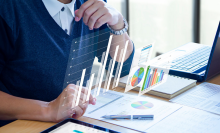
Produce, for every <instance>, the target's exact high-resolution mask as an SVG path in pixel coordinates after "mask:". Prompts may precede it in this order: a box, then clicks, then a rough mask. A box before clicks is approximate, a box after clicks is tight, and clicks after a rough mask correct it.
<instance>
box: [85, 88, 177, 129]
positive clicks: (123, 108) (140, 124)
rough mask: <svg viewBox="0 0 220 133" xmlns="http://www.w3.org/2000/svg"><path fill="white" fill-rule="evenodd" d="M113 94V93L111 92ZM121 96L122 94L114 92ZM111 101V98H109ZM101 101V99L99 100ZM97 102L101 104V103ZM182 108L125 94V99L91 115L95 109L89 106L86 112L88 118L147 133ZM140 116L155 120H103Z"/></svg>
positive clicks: (120, 99) (118, 100)
mask: <svg viewBox="0 0 220 133" xmlns="http://www.w3.org/2000/svg"><path fill="white" fill-rule="evenodd" d="M110 92H111V91H110ZM114 93H115V94H117V95H119V94H122V93H119V92H114ZM109 98H110V99H111V97H109ZM99 100H101V99H99ZM99 100H98V101H97V103H98V104H99V102H101V101H99ZM180 107H181V106H180V105H178V104H172V103H169V102H164V101H161V100H156V99H153V98H149V97H137V96H133V95H128V94H124V96H123V97H121V98H119V99H117V100H115V101H113V102H110V103H108V105H106V106H104V107H101V108H99V109H98V110H96V111H93V112H92V113H89V111H90V110H91V109H90V108H93V110H94V107H92V105H89V107H88V110H87V111H86V113H85V115H84V116H86V117H90V118H94V119H98V120H102V121H105V122H109V123H113V124H116V125H120V126H124V127H127V128H131V129H134V130H138V131H145V130H146V129H148V128H149V127H151V126H152V125H154V124H156V123H157V122H159V121H160V120H162V119H163V118H165V117H167V116H168V115H170V114H172V113H173V112H175V111H176V110H177V109H179V108H180ZM139 114H153V115H154V120H127V119H117V120H113V119H104V118H101V117H102V116H104V115H139Z"/></svg>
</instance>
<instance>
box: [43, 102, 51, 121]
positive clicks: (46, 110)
mask: <svg viewBox="0 0 220 133" xmlns="http://www.w3.org/2000/svg"><path fill="white" fill-rule="evenodd" d="M43 104H44V105H43V106H41V112H42V116H43V118H44V121H48V122H53V121H54V120H53V117H52V109H51V106H50V102H44V103H43Z"/></svg>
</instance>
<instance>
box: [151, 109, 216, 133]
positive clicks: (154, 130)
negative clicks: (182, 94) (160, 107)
mask: <svg viewBox="0 0 220 133" xmlns="http://www.w3.org/2000/svg"><path fill="white" fill-rule="evenodd" d="M219 125H220V116H218V115H215V114H211V113H208V112H205V111H202V110H198V109H194V108H190V107H182V108H181V109H179V110H178V111H176V112H174V113H173V114H171V115H170V116H168V117H166V118H165V119H164V120H162V121H160V122H159V123H157V124H156V125H154V126H152V127H151V128H149V129H148V130H147V133H219V132H220V126H219Z"/></svg>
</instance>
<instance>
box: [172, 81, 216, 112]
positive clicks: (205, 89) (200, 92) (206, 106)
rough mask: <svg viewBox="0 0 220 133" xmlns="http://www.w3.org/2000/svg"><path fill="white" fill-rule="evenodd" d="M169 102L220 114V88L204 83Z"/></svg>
mask: <svg viewBox="0 0 220 133" xmlns="http://www.w3.org/2000/svg"><path fill="white" fill-rule="evenodd" d="M170 101H171V102H175V103H178V104H183V105H186V106H191V107H194V108H198V109H202V110H205V111H210V112H213V113H216V114H220V86H219V85H215V84H211V83H207V82H205V83H202V84H200V85H198V86H196V87H194V88H192V89H190V90H188V91H186V92H185V93H183V94H181V95H179V96H177V97H175V98H173V99H171V100H170Z"/></svg>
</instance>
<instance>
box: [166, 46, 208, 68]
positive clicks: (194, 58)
mask: <svg viewBox="0 0 220 133" xmlns="http://www.w3.org/2000/svg"><path fill="white" fill-rule="evenodd" d="M210 52H211V47H208V46H205V47H202V48H199V49H197V50H195V51H193V52H191V53H189V54H186V55H184V56H181V57H179V58H176V59H175V60H173V61H172V63H171V64H170V68H172V69H178V70H183V71H187V72H194V71H196V70H198V69H200V68H202V67H204V66H206V65H207V63H208V60H209V56H210Z"/></svg>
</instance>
